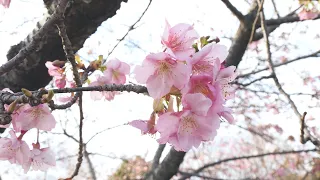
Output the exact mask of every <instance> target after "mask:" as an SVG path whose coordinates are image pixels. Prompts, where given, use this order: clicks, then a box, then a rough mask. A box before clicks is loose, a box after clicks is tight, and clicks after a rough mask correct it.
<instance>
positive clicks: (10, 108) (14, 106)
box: [8, 99, 18, 113]
mask: <svg viewBox="0 0 320 180" xmlns="http://www.w3.org/2000/svg"><path fill="white" fill-rule="evenodd" d="M17 104H18V100H17V99H16V100H14V101H13V102H12V103H11V104H10V105H9V108H8V112H9V113H12V112H13V111H14V110H15V109H16V106H17Z"/></svg>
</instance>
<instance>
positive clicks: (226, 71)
mask: <svg viewBox="0 0 320 180" xmlns="http://www.w3.org/2000/svg"><path fill="white" fill-rule="evenodd" d="M235 69H236V67H235V66H229V67H226V68H223V67H222V66H221V63H219V62H218V61H217V62H215V65H214V68H213V82H212V84H213V85H215V86H219V87H220V88H221V89H222V93H223V96H224V98H225V99H230V98H232V97H233V96H234V90H233V88H232V86H231V85H230V84H229V83H230V82H232V81H233V80H234V79H235V78H236V77H237V75H238V74H237V73H235V72H234V71H235Z"/></svg>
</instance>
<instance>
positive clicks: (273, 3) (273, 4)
mask: <svg viewBox="0 0 320 180" xmlns="http://www.w3.org/2000/svg"><path fill="white" fill-rule="evenodd" d="M271 2H272V6H273V9H274V12H276V14H277V17H278V18H280V13H279V11H278V9H277V6H276V2H274V0H271Z"/></svg>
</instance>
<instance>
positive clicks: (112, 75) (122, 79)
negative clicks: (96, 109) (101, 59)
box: [89, 58, 130, 101]
mask: <svg viewBox="0 0 320 180" xmlns="http://www.w3.org/2000/svg"><path fill="white" fill-rule="evenodd" d="M104 68H105V70H103V75H100V74H96V79H95V80H94V81H92V82H90V83H89V86H102V85H105V84H125V83H126V75H127V74H129V73H130V66H129V65H128V64H127V63H125V62H121V61H120V60H118V59H116V58H114V59H111V60H109V61H108V62H107V63H106V65H105V67H104ZM116 94H119V92H111V91H101V92H99V91H91V92H90V96H91V98H92V99H93V100H101V99H106V100H108V101H111V100H113V99H114V96H115V95H116Z"/></svg>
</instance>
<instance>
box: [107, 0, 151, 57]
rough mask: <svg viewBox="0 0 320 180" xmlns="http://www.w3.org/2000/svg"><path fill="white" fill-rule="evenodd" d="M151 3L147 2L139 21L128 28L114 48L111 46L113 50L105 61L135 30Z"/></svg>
mask: <svg viewBox="0 0 320 180" xmlns="http://www.w3.org/2000/svg"><path fill="white" fill-rule="evenodd" d="M151 2H152V0H149V4H148V6H147V7H146V9H145V10H144V11H143V12H142V14H141V16H140V17H139V19H138V20H137V21H136V22H135V23H133V24H132V25H131V26H130V27H129V29H128V31H127V32H126V34H125V35H123V36H122V38H121V39H118V42H117V44H116V45H115V46H113V48H112V49H111V51H110V52H109V53H108V56H107V58H106V59H108V57H109V56H110V55H111V54H112V53H113V51H114V50H115V49H116V48H117V47H118V45H119V44H120V42H122V41H123V40H124V39H125V38H126V37H127V35H128V34H129V32H130V31H132V30H134V29H135V26H136V24H137V23H138V22H140V20H141V19H142V17H143V16H144V14H145V13H146V12H147V10H148V9H149V7H150V5H151ZM103 63H104V62H103Z"/></svg>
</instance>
